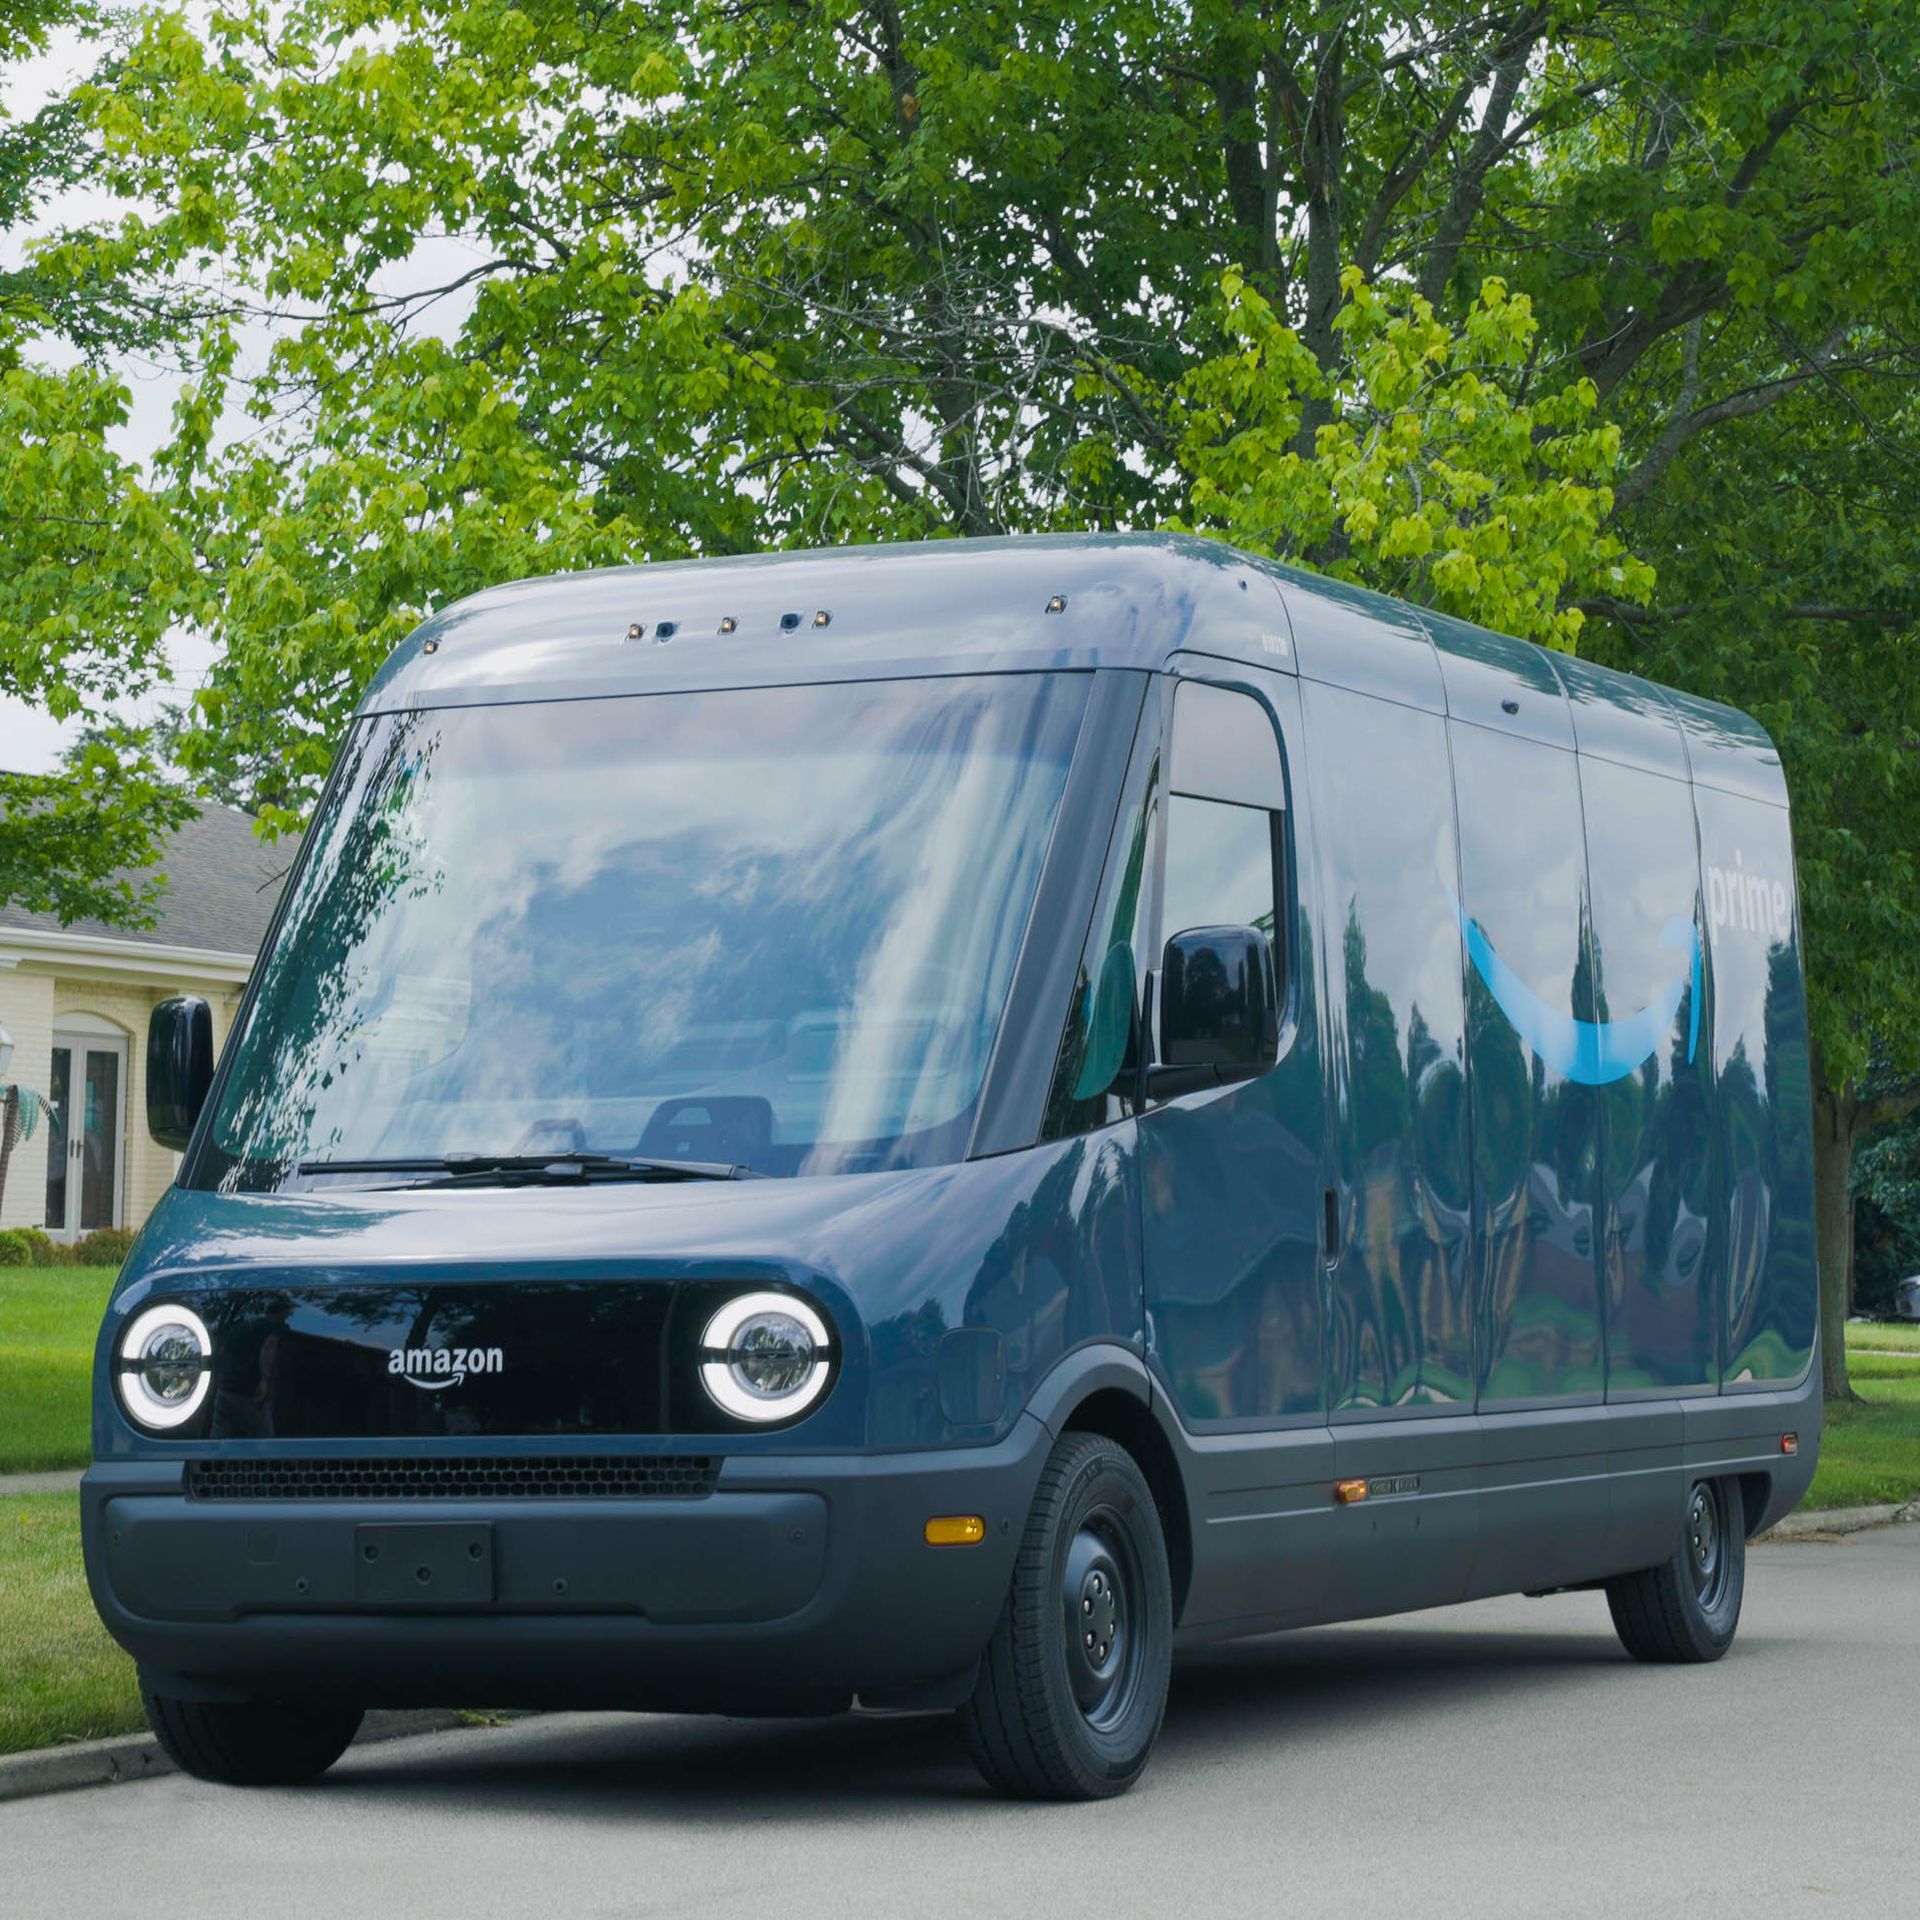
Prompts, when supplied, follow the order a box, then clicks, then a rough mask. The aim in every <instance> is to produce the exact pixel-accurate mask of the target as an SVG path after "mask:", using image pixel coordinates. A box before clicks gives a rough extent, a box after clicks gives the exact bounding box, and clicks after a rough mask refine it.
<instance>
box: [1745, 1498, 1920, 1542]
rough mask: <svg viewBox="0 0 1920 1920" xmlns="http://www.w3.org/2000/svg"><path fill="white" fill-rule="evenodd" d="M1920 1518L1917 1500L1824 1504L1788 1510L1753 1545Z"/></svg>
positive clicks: (1861, 1530)
mask: <svg viewBox="0 0 1920 1920" xmlns="http://www.w3.org/2000/svg"><path fill="white" fill-rule="evenodd" d="M1911 1520H1920V1500H1909V1501H1908V1502H1907V1503H1906V1504H1905V1505H1904V1506H1888V1507H1827V1508H1824V1509H1822V1508H1815V1509H1814V1510H1813V1511H1811V1512H1801V1513H1790V1514H1788V1515H1787V1517H1786V1518H1785V1519H1784V1520H1782V1521H1780V1522H1779V1523H1778V1524H1777V1525H1775V1526H1771V1527H1769V1528H1768V1529H1767V1530H1766V1532H1765V1533H1763V1534H1760V1535H1759V1536H1758V1537H1757V1538H1756V1540H1755V1542H1754V1544H1755V1545H1756V1546H1762V1545H1767V1544H1770V1543H1771V1542H1774V1541H1778V1540H1804V1539H1807V1538H1809V1537H1812V1538H1814V1539H1823V1540H1824V1539H1831V1538H1833V1537H1834V1536H1835V1535H1836V1534H1845V1533H1864V1532H1865V1531H1866V1530H1867V1528H1869V1527H1888V1526H1895V1525H1898V1524H1900V1523H1901V1522H1904V1521H1911Z"/></svg>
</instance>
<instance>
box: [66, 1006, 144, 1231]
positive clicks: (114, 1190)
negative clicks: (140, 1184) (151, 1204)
mask: <svg viewBox="0 0 1920 1920" xmlns="http://www.w3.org/2000/svg"><path fill="white" fill-rule="evenodd" d="M48 1093H49V1094H50V1096H51V1099H50V1106H51V1109H52V1110H51V1112H49V1114H48V1115H47V1232H48V1233H49V1234H50V1235H51V1236H52V1237H53V1238H54V1239H55V1240H67V1241H73V1240H77V1239H79V1238H80V1236H81V1235H82V1234H83V1233H91V1232H92V1231H93V1230H94V1228H96V1227H117V1226H120V1225H121V1224H122V1223H123V1221H124V1219H125V1214H124V1213H123V1211H122V1208H123V1205H124V1199H125V1194H126V1187H127V1167H126V1159H127V1153H126V1145H127V1142H126V1110H127V1043H126V1041H125V1040H124V1039H123V1038H121V1037H120V1036H119V1035H106V1034H97V1033H56V1034H55V1035H54V1036H53V1084H52V1086H51V1087H49V1088H48Z"/></svg>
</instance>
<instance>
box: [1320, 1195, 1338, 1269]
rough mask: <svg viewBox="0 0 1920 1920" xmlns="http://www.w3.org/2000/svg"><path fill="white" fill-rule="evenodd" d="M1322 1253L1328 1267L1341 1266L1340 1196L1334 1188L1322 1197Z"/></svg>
mask: <svg viewBox="0 0 1920 1920" xmlns="http://www.w3.org/2000/svg"><path fill="white" fill-rule="evenodd" d="M1320 1235H1321V1238H1320V1251H1321V1258H1322V1259H1324V1260H1325V1261H1326V1263H1327V1265H1328V1266H1330V1267H1337V1266H1338V1265H1339V1264H1340V1195H1339V1193H1338V1192H1337V1191H1336V1190H1335V1189H1334V1188H1332V1187H1327V1188H1324V1189H1323V1190H1322V1192H1321V1195H1320Z"/></svg>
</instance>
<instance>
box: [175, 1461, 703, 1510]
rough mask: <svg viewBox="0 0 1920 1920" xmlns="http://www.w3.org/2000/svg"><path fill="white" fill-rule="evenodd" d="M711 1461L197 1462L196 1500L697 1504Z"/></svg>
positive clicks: (191, 1488)
mask: <svg viewBox="0 0 1920 1920" xmlns="http://www.w3.org/2000/svg"><path fill="white" fill-rule="evenodd" d="M719 1473H720V1462H719V1461H718V1460H717V1459H716V1458H714V1457H713V1456H712V1455H710V1454H685V1453H655V1454H630V1455H626V1456H618V1455H605V1454H534V1455H530V1456H528V1457H527V1458H525V1459H511V1460H508V1459H499V1460H195V1461H193V1462H191V1463H190V1464H189V1466H188V1468H187V1492H188V1493H189V1494H190V1495H191V1496H192V1497H193V1498H194V1499H195V1500H579V1499H625V1500H632V1499H643V1500H699V1499H704V1498H705V1496H706V1495H708V1494H710V1493H711V1492H712V1491H713V1483H714V1481H715V1480H716V1479H717V1478H718V1477H719Z"/></svg>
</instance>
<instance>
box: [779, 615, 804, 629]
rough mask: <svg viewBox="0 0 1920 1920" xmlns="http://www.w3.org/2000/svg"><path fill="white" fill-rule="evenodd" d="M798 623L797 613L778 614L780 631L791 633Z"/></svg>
mask: <svg viewBox="0 0 1920 1920" xmlns="http://www.w3.org/2000/svg"><path fill="white" fill-rule="evenodd" d="M799 624H800V616H799V615H798V614H797V613H783V614H782V615H781V616H780V631H781V632H782V633H791V632H792V631H793V630H794V628H795V627H797V626H798V625H799Z"/></svg>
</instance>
